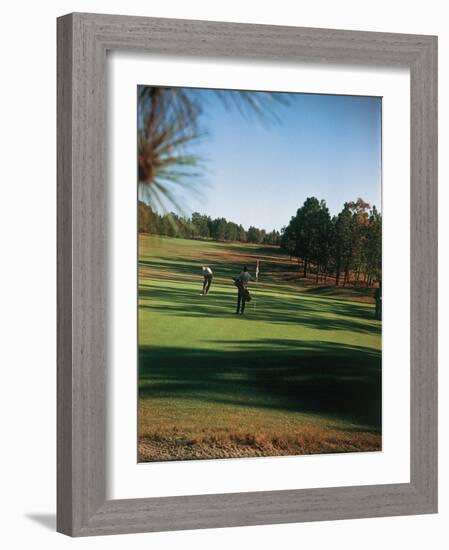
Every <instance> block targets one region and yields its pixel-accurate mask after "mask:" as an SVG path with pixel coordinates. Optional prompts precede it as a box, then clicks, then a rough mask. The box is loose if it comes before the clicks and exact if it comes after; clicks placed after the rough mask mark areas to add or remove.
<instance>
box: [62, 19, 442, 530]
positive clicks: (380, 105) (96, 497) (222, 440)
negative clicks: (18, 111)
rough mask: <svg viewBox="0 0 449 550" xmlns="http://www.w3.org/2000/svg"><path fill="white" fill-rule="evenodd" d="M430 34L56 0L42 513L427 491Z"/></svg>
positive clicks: (98, 520) (368, 502)
mask: <svg viewBox="0 0 449 550" xmlns="http://www.w3.org/2000/svg"><path fill="white" fill-rule="evenodd" d="M436 304H437V39H436V37H433V36H421V35H403V34H386V33H371V32H359V31H343V30H327V29H307V28H297V27H274V26H266V25H247V24H230V23H212V22H206V21H186V20H169V19H152V18H141V17H128V16H116V15H98V14H70V15H67V16H64V17H61V18H59V19H58V514H57V516H58V531H60V532H62V533H65V534H68V535H71V536H88V535H100V534H115V533H131V532H143V531H164V530H179V529H197V528H211V527H228V526H239V525H262V524H269V523H289V522H301V521H317V520H331V519H344V518H362V517H376V516H392V515H405V514H424V513H435V512H436V511H437V355H436V353H437V306H436Z"/></svg>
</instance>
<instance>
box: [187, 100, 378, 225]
mask: <svg viewBox="0 0 449 550" xmlns="http://www.w3.org/2000/svg"><path fill="white" fill-rule="evenodd" d="M228 93H233V92H232V91H230V92H228ZM195 94H198V98H199V100H200V102H201V104H204V111H203V114H202V115H201V117H202V120H201V124H202V125H203V126H204V127H205V128H206V129H207V131H208V134H207V137H205V138H204V139H203V140H202V141H201V143H199V144H197V145H196V146H195V147H194V151H195V153H197V154H198V155H199V156H200V157H202V158H205V159H207V163H206V168H207V170H206V172H205V175H204V178H203V182H202V183H203V184H206V185H205V187H204V189H203V190H202V193H201V200H195V199H193V198H192V196H189V195H183V194H182V191H180V194H179V195H178V198H179V200H180V202H181V204H182V205H183V207H184V209H185V212H186V213H187V214H191V213H192V212H193V211H199V212H201V213H204V214H208V215H210V216H212V217H214V218H215V217H225V218H227V219H228V220H232V221H235V222H237V223H241V224H242V225H243V226H244V227H245V228H246V229H247V228H248V226H250V225H255V226H257V227H260V228H263V229H266V230H268V231H271V230H272V229H278V230H279V229H281V227H282V226H284V225H287V224H288V222H289V220H290V218H291V216H292V215H294V214H295V212H296V210H297V209H298V208H299V207H300V206H301V205H302V203H303V202H304V200H305V199H306V198H307V197H309V196H316V197H318V198H319V199H325V201H326V203H327V205H328V207H329V209H330V211H331V214H336V213H338V212H339V211H340V210H341V208H342V206H343V203H344V202H346V201H351V200H356V199H357V198H358V197H362V198H363V199H364V200H365V201H367V202H368V203H370V204H371V205H373V204H375V205H376V206H377V207H378V209H380V208H381V204H380V202H381V198H380V197H381V99H380V98H374V97H359V96H335V95H313V94H286V95H287V96H288V99H289V104H288V105H282V104H275V113H276V116H277V118H278V119H279V120H278V122H271V123H267V121H265V122H264V121H261V120H259V119H258V118H257V117H254V116H253V117H250V118H247V117H245V116H242V114H241V113H239V112H238V110H236V109H226V108H225V107H224V106H223V104H222V102H221V101H220V100H219V99H218V98H217V97H216V94H214V92H213V91H210V90H196V91H195Z"/></svg>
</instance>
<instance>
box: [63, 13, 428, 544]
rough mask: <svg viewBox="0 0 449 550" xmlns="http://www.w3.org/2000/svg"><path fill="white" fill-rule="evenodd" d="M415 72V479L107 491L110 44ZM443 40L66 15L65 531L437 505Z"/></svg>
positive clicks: (404, 510) (365, 513) (376, 512)
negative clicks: (221, 490)
mask: <svg viewBox="0 0 449 550" xmlns="http://www.w3.org/2000/svg"><path fill="white" fill-rule="evenodd" d="M108 50H136V51H138V52H147V53H156V54H169V55H183V56H197V57H202V58H204V57H209V58H211V57H212V58H224V57H225V58H229V59H235V58H250V59H255V60H256V59H260V60H275V61H277V62H279V63H283V62H289V63H292V62H302V61H313V62H327V63H329V62H331V63H338V64H345V63H351V64H362V65H366V64H369V65H372V64H378V65H391V66H407V67H409V68H410V71H411V480H410V483H407V484H392V485H373V486H360V487H342V488H326V489H307V490H305V489H304V490H291V491H269V492H251V493H233V494H225V495H196V496H185V497H166V498H154V499H129V500H113V501H107V500H106V471H105V469H106V455H105V448H106V406H107V403H106V382H107V365H108V356H107V349H108V346H107V325H108V315H107V311H108V310H107V294H108V292H107V291H108V288H107V280H108V279H107V260H108V255H107V245H108V231H107V228H108V212H107V207H106V203H107V196H108V182H107V177H106V173H107V172H106V149H105V147H106V101H105V98H106V62H105V61H106V52H107V51H108ZM436 339H437V40H436V37H432V36H421V35H405V34H391V33H370V32H356V31H342V30H330V29H306V28H297V27H278V26H270V25H245V24H235V23H216V22H205V21H183V20H174V19H149V18H141V17H123V16H113V15H93V14H71V15H67V16H64V17H62V18H60V19H59V20H58V526H57V528H58V531H60V532H62V533H66V534H68V535H72V536H86V535H99V534H114V533H130V532H139V531H164V530H176V529H196V528H208V527H209V528H210V527H229V526H237V525H262V524H269V523H288V522H299V521H317V520H330V519H343V518H360V517H374V516H393V515H404V514H423V513H431V512H436V510H437V356H436V349H437V346H436V343H437V340H436Z"/></svg>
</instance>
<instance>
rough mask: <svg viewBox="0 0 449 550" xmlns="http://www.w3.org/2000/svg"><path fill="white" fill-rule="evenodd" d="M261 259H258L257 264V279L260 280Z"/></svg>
mask: <svg viewBox="0 0 449 550" xmlns="http://www.w3.org/2000/svg"><path fill="white" fill-rule="evenodd" d="M259 266H260V260H257V266H256V281H259V272H260V267H259Z"/></svg>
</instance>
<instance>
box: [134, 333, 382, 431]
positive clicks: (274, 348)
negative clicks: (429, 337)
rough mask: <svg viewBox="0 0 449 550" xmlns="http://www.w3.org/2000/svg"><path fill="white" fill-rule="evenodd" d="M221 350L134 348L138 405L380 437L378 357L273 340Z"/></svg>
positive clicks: (336, 346) (351, 349) (344, 347)
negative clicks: (257, 411) (273, 413)
mask: <svg viewBox="0 0 449 550" xmlns="http://www.w3.org/2000/svg"><path fill="white" fill-rule="evenodd" d="M220 344H223V342H222V341H220ZM226 345H227V346H228V347H229V350H227V351H218V350H214V349H210V350H209V349H189V348H181V347H179V348H165V347H141V348H140V350H139V396H140V398H143V399H151V398H156V397H157V398H165V399H173V400H179V399H186V400H195V401H199V402H204V403H215V404H218V405H235V406H239V407H255V408H267V409H272V410H280V411H282V410H284V411H296V412H304V413H314V414H321V415H326V416H328V417H331V418H334V419H336V420H337V419H341V420H344V421H349V422H351V423H353V424H355V425H357V426H363V427H366V428H368V429H370V430H372V431H375V432H380V429H381V354H380V352H378V351H376V350H373V349H371V348H364V347H360V346H349V345H342V344H335V343H329V342H307V343H304V344H301V343H297V342H294V341H288V340H279V339H264V340H258V341H257V342H252V341H228V342H226ZM355 429H356V428H355Z"/></svg>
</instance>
